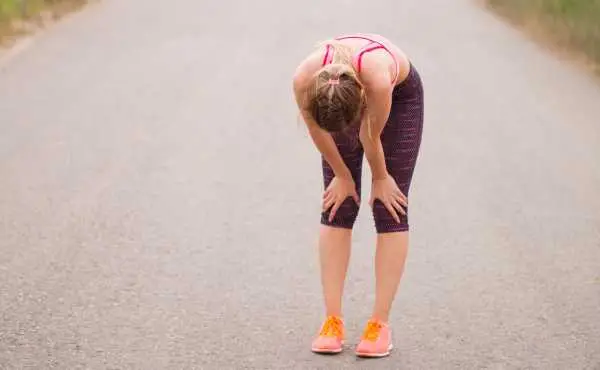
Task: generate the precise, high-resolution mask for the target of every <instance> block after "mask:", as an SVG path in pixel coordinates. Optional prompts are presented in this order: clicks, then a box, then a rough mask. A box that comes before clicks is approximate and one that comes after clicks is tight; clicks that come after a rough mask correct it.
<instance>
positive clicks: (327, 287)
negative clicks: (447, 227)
mask: <svg viewBox="0 0 600 370" xmlns="http://www.w3.org/2000/svg"><path fill="white" fill-rule="evenodd" d="M294 93H295V96H296V101H297V104H298V107H299V109H300V111H301V113H302V116H303V118H304V121H305V122H306V125H307V127H308V130H309V133H310V136H311V138H312V140H313V142H314V144H315V146H316V148H317V149H318V150H319V151H320V153H321V155H322V167H323V177H324V186H325V192H324V194H323V212H322V214H321V224H322V225H321V229H320V235H319V258H320V266H321V283H322V286H323V294H324V299H325V307H326V319H325V322H324V323H323V325H322V326H321V330H320V333H319V335H318V336H317V338H315V340H314V341H313V343H312V350H313V351H314V352H317V353H339V352H341V351H342V349H343V341H344V337H345V330H344V322H343V319H342V307H341V302H342V292H343V287H344V280H345V276H346V271H347V267H348V260H349V257H350V241H351V233H352V228H353V225H354V222H355V220H356V217H357V214H358V210H359V203H360V196H359V194H360V190H361V171H362V158H363V154H364V155H365V156H366V158H367V161H368V163H369V166H370V168H371V173H372V181H371V197H370V198H371V199H370V202H369V203H370V205H371V207H372V211H373V217H374V220H375V227H376V230H377V247H376V248H377V250H376V256H375V276H376V299H375V305H374V308H373V312H372V316H371V318H370V319H369V320H368V322H367V325H366V327H365V329H364V332H363V335H362V339H361V341H360V343H359V344H358V346H357V348H356V354H357V355H359V356H363V357H383V356H387V355H388V354H389V352H390V350H391V349H392V338H391V330H390V328H389V326H388V320H389V313H390V308H391V306H392V303H393V300H394V296H395V295H396V291H397V288H398V284H399V282H400V278H401V276H402V272H403V270H404V262H405V259H406V254H407V249H408V229H409V227H408V218H407V206H408V199H407V196H408V192H409V187H410V183H411V179H412V175H413V171H414V168H415V164H416V159H417V155H418V152H419V147H420V144H421V133H422V127H423V87H422V84H421V79H420V77H419V74H418V72H417V71H416V69H415V68H414V66H413V65H412V64H411V63H410V61H409V60H408V58H407V56H406V55H405V54H404V53H403V52H402V51H401V50H400V49H399V48H398V47H397V46H395V45H393V44H392V43H391V42H390V41H389V40H387V39H385V38H383V37H381V36H378V35H373V34H355V35H344V36H340V37H337V38H335V39H333V40H330V41H328V42H326V43H324V45H322V46H320V47H319V48H318V49H317V50H316V51H314V52H313V53H312V54H310V55H309V56H308V57H307V58H306V59H305V60H303V61H302V63H301V64H300V65H299V66H298V68H297V70H296V73H295V75H294Z"/></svg>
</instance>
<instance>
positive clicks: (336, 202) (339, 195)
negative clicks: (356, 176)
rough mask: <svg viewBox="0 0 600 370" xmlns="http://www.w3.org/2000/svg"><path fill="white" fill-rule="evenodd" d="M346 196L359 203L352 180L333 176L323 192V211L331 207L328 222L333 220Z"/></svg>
mask: <svg viewBox="0 0 600 370" xmlns="http://www.w3.org/2000/svg"><path fill="white" fill-rule="evenodd" d="M348 197H352V199H354V201H355V202H356V204H359V203H360V200H359V197H358V193H357V192H356V184H355V183H354V180H353V179H352V178H351V177H349V178H343V177H338V176H335V177H334V178H333V180H331V182H330V183H329V186H328V187H327V189H326V190H325V192H324V193H323V211H327V210H328V209H329V208H331V212H330V213H329V222H332V221H333V218H334V217H335V214H336V213H337V211H338V209H339V208H340V207H341V205H342V203H344V201H345V200H346V199H347V198H348ZM332 207H333V208H332Z"/></svg>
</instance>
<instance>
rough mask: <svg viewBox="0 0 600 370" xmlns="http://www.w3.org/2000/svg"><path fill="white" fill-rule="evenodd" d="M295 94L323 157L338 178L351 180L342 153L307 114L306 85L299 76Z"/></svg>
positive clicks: (295, 85)
mask: <svg viewBox="0 0 600 370" xmlns="http://www.w3.org/2000/svg"><path fill="white" fill-rule="evenodd" d="M294 94H295V97H296V103H297V104H298V107H299V109H300V112H301V114H302V118H303V119H304V122H305V123H306V126H307V127H308V132H309V134H310V136H311V138H312V140H313V142H314V144H315V146H316V147H317V149H318V150H319V152H320V153H321V154H322V155H323V158H324V159H325V160H326V161H327V163H329V165H330V166H331V168H332V169H333V172H334V174H335V176H336V177H339V178H345V179H351V178H352V174H351V172H350V170H349V169H348V166H346V164H345V163H344V160H343V159H342V156H341V155H340V152H339V150H338V148H337V146H336V144H335V142H334V141H333V138H332V137H331V134H329V133H328V132H327V131H325V130H323V129H322V128H320V127H319V126H318V125H317V123H316V122H315V121H314V120H313V119H312V117H310V114H309V113H308V112H306V110H305V109H304V106H303V102H302V96H303V94H304V84H303V80H302V76H301V75H297V76H296V77H295V78H294Z"/></svg>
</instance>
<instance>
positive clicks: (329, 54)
mask: <svg viewBox="0 0 600 370" xmlns="http://www.w3.org/2000/svg"><path fill="white" fill-rule="evenodd" d="M344 39H362V40H368V41H370V42H369V43H368V44H366V45H365V46H363V47H362V48H361V49H360V50H359V51H358V53H356V55H354V57H353V60H352V62H353V63H354V65H355V66H356V68H357V70H358V72H359V73H360V70H361V67H362V57H363V55H364V54H365V53H368V52H370V51H373V50H377V49H384V50H385V51H387V52H388V54H390V56H391V57H392V59H394V65H395V66H396V73H395V75H394V78H393V79H392V84H393V83H394V81H396V79H397V78H398V74H399V72H400V65H399V64H398V61H397V60H396V57H395V56H394V53H392V52H391V51H390V49H388V47H387V46H385V44H384V43H382V42H381V41H377V40H374V39H373V38H372V37H369V36H366V35H363V34H353V35H343V36H338V37H336V38H335V39H334V40H344ZM332 61H333V50H332V47H331V45H330V44H327V45H326V48H325V55H324V56H323V65H325V64H329V63H331V62H332Z"/></svg>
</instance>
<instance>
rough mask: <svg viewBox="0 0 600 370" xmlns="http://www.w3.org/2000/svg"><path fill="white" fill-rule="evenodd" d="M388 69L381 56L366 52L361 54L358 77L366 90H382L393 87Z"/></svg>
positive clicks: (388, 89)
mask: <svg viewBox="0 0 600 370" xmlns="http://www.w3.org/2000/svg"><path fill="white" fill-rule="evenodd" d="M392 77H393V76H392V75H391V74H390V69H389V67H388V65H387V64H386V63H385V61H384V60H382V58H378V57H377V56H376V55H374V54H370V53H367V54H365V55H364V56H363V59H362V63H361V69H360V73H359V78H360V81H361V82H362V84H363V85H364V87H365V90H366V91H367V93H368V92H370V91H372V92H382V91H389V92H391V90H392V89H393V85H392V83H391V82H390V81H391V79H392Z"/></svg>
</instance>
